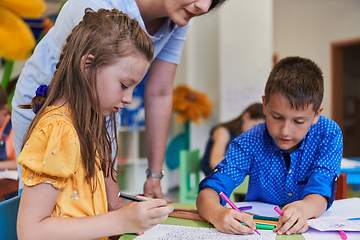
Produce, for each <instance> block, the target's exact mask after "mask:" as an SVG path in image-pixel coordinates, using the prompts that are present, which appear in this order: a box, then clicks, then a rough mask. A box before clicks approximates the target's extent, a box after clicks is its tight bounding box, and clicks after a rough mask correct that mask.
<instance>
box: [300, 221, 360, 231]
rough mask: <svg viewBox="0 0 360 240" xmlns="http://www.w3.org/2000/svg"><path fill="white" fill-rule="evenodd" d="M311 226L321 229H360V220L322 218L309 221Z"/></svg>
mask: <svg viewBox="0 0 360 240" xmlns="http://www.w3.org/2000/svg"><path fill="white" fill-rule="evenodd" d="M307 222H308V224H309V226H310V227H312V228H315V229H316V230H319V231H336V230H337V231H340V230H343V231H359V232H360V221H349V220H346V219H341V218H335V217H334V218H320V219H310V220H308V221H307Z"/></svg>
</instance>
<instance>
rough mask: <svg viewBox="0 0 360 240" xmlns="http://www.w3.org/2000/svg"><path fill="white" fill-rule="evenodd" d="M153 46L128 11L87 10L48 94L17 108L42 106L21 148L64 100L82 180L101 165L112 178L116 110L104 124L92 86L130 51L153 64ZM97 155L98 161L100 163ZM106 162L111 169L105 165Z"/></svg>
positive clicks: (89, 176)
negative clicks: (100, 73) (47, 113)
mask: <svg viewBox="0 0 360 240" xmlns="http://www.w3.org/2000/svg"><path fill="white" fill-rule="evenodd" d="M153 49H154V47H153V42H152V40H151V39H150V37H149V36H148V35H147V34H146V33H145V32H144V30H143V29H142V28H141V26H140V25H139V23H138V22H137V21H136V20H134V19H131V18H129V16H128V15H127V14H124V13H122V12H120V11H118V10H116V9H113V10H105V9H99V10H98V12H94V11H93V10H92V9H90V8H87V9H85V15H84V17H83V20H82V21H81V22H80V23H79V24H78V25H77V26H76V27H74V29H73V30H72V32H71V33H70V34H69V36H68V37H67V38H66V44H65V45H64V47H63V49H62V53H61V55H60V59H59V62H58V63H57V64H56V71H55V73H54V76H53V78H52V80H51V83H50V85H49V89H48V91H47V96H46V97H42V96H35V97H34V98H33V100H32V102H31V104H30V105H22V106H20V107H22V108H28V109H29V108H31V109H33V110H35V109H36V108H37V107H38V106H40V107H41V108H40V110H39V111H38V113H37V115H36V116H35V118H34V119H33V121H32V122H31V125H30V127H29V130H28V132H27V134H26V136H25V138H24V142H23V146H24V144H25V143H26V141H27V140H28V139H29V137H30V135H31V133H32V131H33V130H34V128H35V125H36V124H37V122H38V121H39V120H40V118H41V116H42V115H43V114H44V112H45V111H46V107H47V106H50V105H52V104H53V103H54V102H55V101H57V100H62V99H63V100H65V101H66V103H67V104H68V105H69V107H70V109H71V112H72V114H71V118H72V122H73V125H74V127H75V129H76V132H77V134H78V138H79V141H80V149H81V157H82V159H83V160H84V161H83V163H84V167H85V169H86V176H85V179H86V181H88V182H90V180H91V178H95V177H96V171H95V170H96V168H100V167H102V170H103V172H104V174H105V176H106V177H108V176H109V174H111V176H112V178H113V179H114V174H113V169H114V164H115V159H114V158H112V150H111V146H112V145H114V146H117V140H116V134H115V133H116V123H115V114H114V113H112V114H111V115H110V117H109V122H108V125H107V124H106V118H105V117H103V116H101V114H100V105H99V96H98V94H97V88H96V86H97V84H96V81H97V69H98V68H99V67H105V66H108V65H111V64H113V63H115V62H116V61H117V60H118V59H119V58H122V57H126V56H129V55H138V56H140V57H143V58H145V59H146V60H147V61H149V62H151V61H152V58H153V55H154V50H153ZM90 54H91V55H93V59H92V62H91V63H90V65H89V67H88V68H87V72H86V71H85V62H86V61H85V60H86V59H87V57H88V56H89V55H90ZM82 58H83V59H84V60H83V61H81V59H82ZM36 105H38V106H36ZM109 127H111V129H112V131H113V132H112V133H111V134H109V133H108V131H107V129H108V128H109ZM115 151H117V148H116V150H115ZM115 156H116V154H115ZM96 158H99V159H100V163H101V166H99V164H98V163H97V161H96ZM108 164H109V166H110V167H109V168H106V165H108ZM114 180H115V179H114ZM94 182H96V181H94Z"/></svg>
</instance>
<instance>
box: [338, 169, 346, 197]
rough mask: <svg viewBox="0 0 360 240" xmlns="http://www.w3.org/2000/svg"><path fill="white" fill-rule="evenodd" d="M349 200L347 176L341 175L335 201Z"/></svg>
mask: <svg viewBox="0 0 360 240" xmlns="http://www.w3.org/2000/svg"><path fill="white" fill-rule="evenodd" d="M346 198H347V174H346V173H340V177H339V179H338V183H337V187H336V194H335V200H339V199H346Z"/></svg>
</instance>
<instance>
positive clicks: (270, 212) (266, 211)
mask: <svg viewBox="0 0 360 240" xmlns="http://www.w3.org/2000/svg"><path fill="white" fill-rule="evenodd" d="M235 205H236V206H237V207H244V206H252V209H250V210H246V211H244V212H248V213H252V214H255V215H260V216H266V217H275V218H278V217H279V214H278V213H277V212H275V210H274V207H275V206H276V205H273V204H269V203H263V202H236V203H235ZM226 206H227V207H230V206H229V205H228V204H226ZM230 208H231V207H230Z"/></svg>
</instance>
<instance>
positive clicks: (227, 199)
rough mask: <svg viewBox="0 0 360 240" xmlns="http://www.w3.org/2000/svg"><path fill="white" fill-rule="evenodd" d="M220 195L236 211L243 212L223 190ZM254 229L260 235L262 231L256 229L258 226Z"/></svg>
mask: <svg viewBox="0 0 360 240" xmlns="http://www.w3.org/2000/svg"><path fill="white" fill-rule="evenodd" d="M219 195H220V196H221V197H222V198H223V199H224V200H225V201H226V202H227V203H228V204H229V205H230V206H231V207H232V208H233V209H235V210H236V211H238V212H240V213H241V211H240V210H239V209H238V208H237V207H236V206H235V204H234V203H233V202H232V201H231V200H230V199H229V198H228V197H227V196H226V195H225V194H224V193H223V192H221V193H220V194H219ZM254 231H255V232H256V233H257V234H259V235H260V233H259V231H258V230H257V229H256V227H255V229H254Z"/></svg>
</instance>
